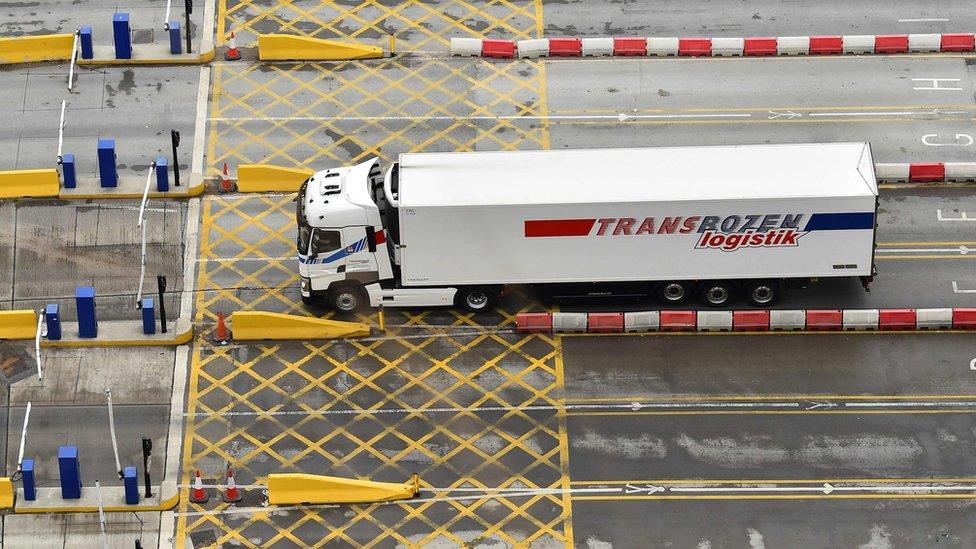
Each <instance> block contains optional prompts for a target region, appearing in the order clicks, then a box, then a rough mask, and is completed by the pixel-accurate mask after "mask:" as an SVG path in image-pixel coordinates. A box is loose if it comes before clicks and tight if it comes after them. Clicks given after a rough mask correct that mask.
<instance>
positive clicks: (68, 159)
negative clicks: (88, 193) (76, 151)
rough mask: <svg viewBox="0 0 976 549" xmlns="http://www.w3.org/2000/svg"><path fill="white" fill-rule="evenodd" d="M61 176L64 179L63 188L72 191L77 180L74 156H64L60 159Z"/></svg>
mask: <svg viewBox="0 0 976 549" xmlns="http://www.w3.org/2000/svg"><path fill="white" fill-rule="evenodd" d="M61 176H62V177H63V178H64V188H65V189H73V188H75V185H76V184H77V182H78V180H77V179H75V155H73V154H66V155H64V156H62V157H61Z"/></svg>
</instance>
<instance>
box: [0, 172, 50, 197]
mask: <svg viewBox="0 0 976 549" xmlns="http://www.w3.org/2000/svg"><path fill="white" fill-rule="evenodd" d="M60 190H61V178H60V177H58V170H56V169H54V168H46V169H41V170H11V171H5V172H0V198H26V197H43V196H58V192H60Z"/></svg>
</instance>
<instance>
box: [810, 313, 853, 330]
mask: <svg viewBox="0 0 976 549" xmlns="http://www.w3.org/2000/svg"><path fill="white" fill-rule="evenodd" d="M843 326H844V312H843V311H841V310H840V309H807V330H840V329H841V328H842V327H843Z"/></svg>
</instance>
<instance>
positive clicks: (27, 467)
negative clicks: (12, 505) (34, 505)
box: [20, 458, 37, 501]
mask: <svg viewBox="0 0 976 549" xmlns="http://www.w3.org/2000/svg"><path fill="white" fill-rule="evenodd" d="M20 481H21V483H22V484H23V485H24V499H26V500H27V501H34V500H35V499H37V483H36V482H35V479H34V460H32V459H26V458H25V459H24V462H23V464H21V466H20Z"/></svg>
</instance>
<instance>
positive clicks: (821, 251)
mask: <svg viewBox="0 0 976 549" xmlns="http://www.w3.org/2000/svg"><path fill="white" fill-rule="evenodd" d="M877 196H878V187H877V183H876V181H875V174H874V162H873V160H872V158H871V147H870V145H868V144H866V143H830V144H789V145H737V146H709V147H667V148H632V149H593V150H559V151H505V152H463V153H409V154H402V155H400V157H399V161H398V162H396V163H394V164H393V165H392V166H390V167H389V168H388V169H387V170H386V171H385V173H384V172H383V171H382V170H381V169H380V164H379V160H378V159H371V160H368V161H366V162H363V163H361V164H359V165H356V166H352V167H346V168H336V169H330V170H325V171H320V172H318V173H316V174H315V175H313V176H312V177H310V178H309V179H308V180H307V181H306V182H305V183H304V184H303V185H302V187H301V191H300V193H299V195H298V198H297V203H298V206H297V218H298V255H299V272H300V274H301V291H302V297H303V299H304V300H305V301H306V303H323V302H324V303H325V304H327V305H328V306H330V307H332V308H334V309H337V310H339V311H352V310H355V309H357V308H359V307H361V306H364V305H365V304H366V303H368V304H369V305H372V306H378V305H381V304H382V305H383V306H386V307H426V306H438V305H445V306H450V305H457V306H460V307H463V308H465V309H468V310H471V311H481V310H485V309H488V308H489V307H491V306H492V303H493V302H494V301H495V299H496V298H497V297H498V295H499V293H500V292H501V291H502V289H503V288H504V286H506V285H509V284H527V285H539V287H540V289H542V290H549V292H548V293H551V294H567V295H569V294H577V293H583V294H593V295H601V294H606V293H621V292H622V293H631V294H633V293H637V294H648V295H656V296H657V297H658V298H659V299H660V300H662V301H663V302H665V303H666V304H678V303H681V302H683V301H685V300H687V299H688V298H689V297H690V296H692V295H698V296H699V297H700V298H701V299H702V301H703V302H704V303H705V304H707V305H710V306H714V307H722V306H727V305H729V304H730V303H731V302H732V300H733V299H734V297H735V296H736V295H742V296H744V297H745V298H746V299H747V300H748V301H749V302H751V303H752V304H753V305H756V306H768V305H770V304H772V303H773V302H775V301H776V300H777V299H778V298H779V297H780V296H781V294H782V293H783V292H785V290H786V289H787V288H792V287H806V285H807V284H808V283H809V282H810V281H811V280H812V279H817V278H826V277H858V278H860V280H861V282H862V284H863V285H864V287H865V289H867V288H868V285H869V284H870V282H871V280H872V279H873V276H874V274H875V270H874V243H875V228H876V221H875V220H876V214H877Z"/></svg>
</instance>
